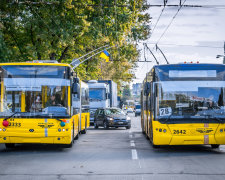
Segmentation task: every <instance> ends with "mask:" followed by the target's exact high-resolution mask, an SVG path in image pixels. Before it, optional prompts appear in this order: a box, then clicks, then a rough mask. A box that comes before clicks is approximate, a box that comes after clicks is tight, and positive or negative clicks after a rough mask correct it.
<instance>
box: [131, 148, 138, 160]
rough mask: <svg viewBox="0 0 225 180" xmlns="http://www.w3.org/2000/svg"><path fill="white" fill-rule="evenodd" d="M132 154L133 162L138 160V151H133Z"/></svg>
mask: <svg viewBox="0 0 225 180" xmlns="http://www.w3.org/2000/svg"><path fill="white" fill-rule="evenodd" d="M131 153H132V159H133V160H135V159H138V155H137V151H136V149H131Z"/></svg>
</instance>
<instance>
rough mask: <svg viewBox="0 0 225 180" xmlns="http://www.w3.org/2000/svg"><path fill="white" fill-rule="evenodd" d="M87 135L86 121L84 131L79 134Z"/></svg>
mask: <svg viewBox="0 0 225 180" xmlns="http://www.w3.org/2000/svg"><path fill="white" fill-rule="evenodd" d="M86 133H87V121H85V129H83V130H82V131H81V134H86Z"/></svg>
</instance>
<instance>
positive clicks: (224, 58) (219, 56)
mask: <svg viewBox="0 0 225 180" xmlns="http://www.w3.org/2000/svg"><path fill="white" fill-rule="evenodd" d="M221 57H223V64H225V56H224V55H217V56H216V58H221Z"/></svg>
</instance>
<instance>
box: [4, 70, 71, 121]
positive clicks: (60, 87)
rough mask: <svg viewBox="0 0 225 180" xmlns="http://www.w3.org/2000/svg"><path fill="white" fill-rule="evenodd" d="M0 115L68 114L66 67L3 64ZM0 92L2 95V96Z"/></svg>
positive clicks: (41, 115) (66, 115) (59, 115)
mask: <svg viewBox="0 0 225 180" xmlns="http://www.w3.org/2000/svg"><path fill="white" fill-rule="evenodd" d="M1 70H2V71H4V75H3V77H2V78H1V79H2V82H1V83H3V84H2V86H1V87H2V88H3V90H2V91H1V112H0V115H1V116H9V115H10V114H12V113H14V112H19V113H17V114H16V115H15V116H17V117H24V116H26V117H34V118H35V117H54V116H56V117H68V116H69V115H70V108H69V107H68V104H69V103H68V89H69V88H70V79H68V77H69V76H68V74H69V73H68V72H67V70H68V69H67V67H63V66H62V67H60V66H30V67H28V66H3V67H2V68H1ZM2 95H3V97H2Z"/></svg>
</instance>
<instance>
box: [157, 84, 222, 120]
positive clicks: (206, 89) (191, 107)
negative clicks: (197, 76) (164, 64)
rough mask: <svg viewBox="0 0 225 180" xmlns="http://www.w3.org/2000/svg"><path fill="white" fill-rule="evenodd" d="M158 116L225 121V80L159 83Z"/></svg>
mask: <svg viewBox="0 0 225 180" xmlns="http://www.w3.org/2000/svg"><path fill="white" fill-rule="evenodd" d="M154 86H155V88H154V89H155V91H156V103H155V105H156V108H155V109H156V119H158V120H166V121H176V120H184V121H185V122H187V121H193V122H196V121H199V120H200V119H201V120H207V121H209V122H212V121H217V122H218V120H224V121H225V96H224V91H225V81H164V82H160V83H155V84H154Z"/></svg>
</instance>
